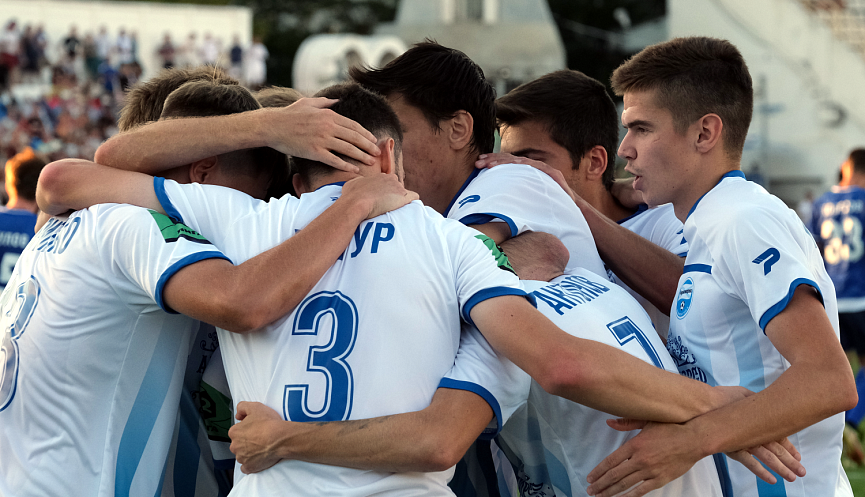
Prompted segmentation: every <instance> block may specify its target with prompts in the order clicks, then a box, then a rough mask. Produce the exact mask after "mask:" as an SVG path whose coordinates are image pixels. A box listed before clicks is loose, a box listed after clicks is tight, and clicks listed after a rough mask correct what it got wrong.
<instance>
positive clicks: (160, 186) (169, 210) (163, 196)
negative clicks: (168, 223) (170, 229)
mask: <svg viewBox="0 0 865 497" xmlns="http://www.w3.org/2000/svg"><path fill="white" fill-rule="evenodd" d="M153 191H154V193H156V200H159V204H160V205H162V210H164V211H165V214H166V215H167V216H168V217H170V218H172V219H174V221H175V222H179V223H182V224H186V223H184V222H183V216H181V215H180V212H179V211H178V210H177V208H176V207H174V204H172V203H171V199H169V198H168V193H167V192H166V191H165V178H160V177H159V176H154V177H153Z"/></svg>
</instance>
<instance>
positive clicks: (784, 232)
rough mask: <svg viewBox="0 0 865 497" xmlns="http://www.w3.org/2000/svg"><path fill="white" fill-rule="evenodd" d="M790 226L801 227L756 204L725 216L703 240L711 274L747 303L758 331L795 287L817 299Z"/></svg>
mask: <svg viewBox="0 0 865 497" xmlns="http://www.w3.org/2000/svg"><path fill="white" fill-rule="evenodd" d="M792 229H799V230H804V226H801V222H800V223H799V226H790V225H789V224H788V223H786V222H785V220H784V219H782V218H780V217H779V216H777V215H775V213H773V212H771V211H769V210H767V209H762V208H756V209H749V210H748V212H747V213H740V215H738V216H737V215H731V216H728V217H727V221H726V222H725V223H723V226H718V227H717V229H715V230H713V231H712V232H711V234H709V238H708V239H707V244H708V246H709V247H711V249H712V252H713V253H712V258H713V259H714V263H713V266H712V269H711V271H712V275H713V276H715V277H716V279H717V281H718V282H719V283H720V284H722V287H723V288H724V289H725V291H727V292H728V293H731V294H734V295H737V296H738V297H739V298H741V299H742V300H743V301H744V302H745V303H746V304H747V305H748V308H749V309H750V311H751V315H752V317H753V318H754V321H755V322H756V323H758V324H759V326H760V329H762V330H763V332H764V333H765V330H766V324H768V323H769V321H770V320H771V319H772V318H774V317H775V316H777V315H778V314H779V313H780V312H781V311H783V310H784V309H785V308H786V307H787V304H788V303H789V302H790V299H791V298H792V296H793V292H794V291H795V290H796V288H797V287H798V286H799V285H801V284H806V285H810V286H812V287H814V289H815V290H817V292H818V293H820V294H821V299H822V293H821V289H820V286H819V285H818V283H817V281H816V280H817V277H816V275H815V273H814V268H812V264H811V263H810V262H809V260H808V256H807V255H806V253H805V251H804V249H803V247H802V246H801V245H800V243H799V242H798V241H797V239H796V238H795V237H794V234H793V231H792ZM803 236H804V233H803ZM808 241H809V242H810V235H808ZM821 263H822V260H821Z"/></svg>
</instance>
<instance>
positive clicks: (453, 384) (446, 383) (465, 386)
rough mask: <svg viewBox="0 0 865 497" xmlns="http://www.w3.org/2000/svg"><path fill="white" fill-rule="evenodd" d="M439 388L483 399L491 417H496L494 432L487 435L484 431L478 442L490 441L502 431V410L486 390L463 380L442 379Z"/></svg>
mask: <svg viewBox="0 0 865 497" xmlns="http://www.w3.org/2000/svg"><path fill="white" fill-rule="evenodd" d="M439 388H450V389H452V390H466V391H469V392H472V393H474V394H477V395H479V396H480V397H481V398H482V399H484V400H485V401H486V402H487V404H489V405H490V407H491V408H492V410H493V415H495V417H496V431H495V433H488V432H486V430H485V431H484V432H483V433H481V434H480V435H479V436H478V439H480V440H492V439H493V438H494V437H495V436H496V435H498V434H499V432H500V431H502V408H501V406H499V402H498V401H497V400H496V398H495V396H494V395H493V394H492V393H490V391H489V390H487V389H486V388H484V387H482V386H480V385H478V384H477V383H471V382H469V381H463V380H454V379H452V378H442V381H441V382H439Z"/></svg>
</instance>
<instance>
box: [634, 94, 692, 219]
mask: <svg viewBox="0 0 865 497" xmlns="http://www.w3.org/2000/svg"><path fill="white" fill-rule="evenodd" d="M654 93H655V92H654V91H644V92H628V93H625V98H624V100H625V110H624V111H623V112H622V124H623V125H624V126H625V128H627V129H628V133H627V134H626V135H625V138H624V139H623V140H622V144H621V145H619V157H621V158H623V159H627V161H628V165H627V166H626V167H625V171H628V172H629V173H631V174H633V175H634V178H635V179H634V188H635V189H636V190H639V191H641V192H642V193H643V198H644V200H645V201H646V203H648V204H649V205H660V204H663V203H667V202H673V203H674V205H675V204H676V201H677V200H679V201H684V200H685V199H688V198H690V193H691V192H690V186H692V185H694V181H692V180H693V176H694V174H696V173H698V172H699V171H698V168H697V167H696V164H697V160H696V159H697V157H695V156H694V154H695V150H694V147H689V146H688V138H687V137H688V134H689V133H688V132H686V133H684V134H680V133H679V132H677V131H676V128H675V125H674V122H673V115H672V114H671V113H670V111H668V110H667V109H664V108H662V107H659V106H657V105H656V104H655V96H654Z"/></svg>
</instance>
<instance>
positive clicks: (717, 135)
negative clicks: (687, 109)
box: [692, 114, 724, 154]
mask: <svg viewBox="0 0 865 497" xmlns="http://www.w3.org/2000/svg"><path fill="white" fill-rule="evenodd" d="M695 124H696V126H697V130H696V131H697V133H698V135H697V142H696V144H695V145H696V147H697V151H698V152H700V153H701V154H705V153H707V152H709V151H710V150H712V149H713V148H715V145H717V144H718V143H719V142H720V141H721V132H722V131H723V130H724V122H723V121H721V118H720V116H718V114H706V115H705V116H703V117H701V118H700V119H699V120H698V121H697V122H696V123H695ZM692 127H693V125H692Z"/></svg>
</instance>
